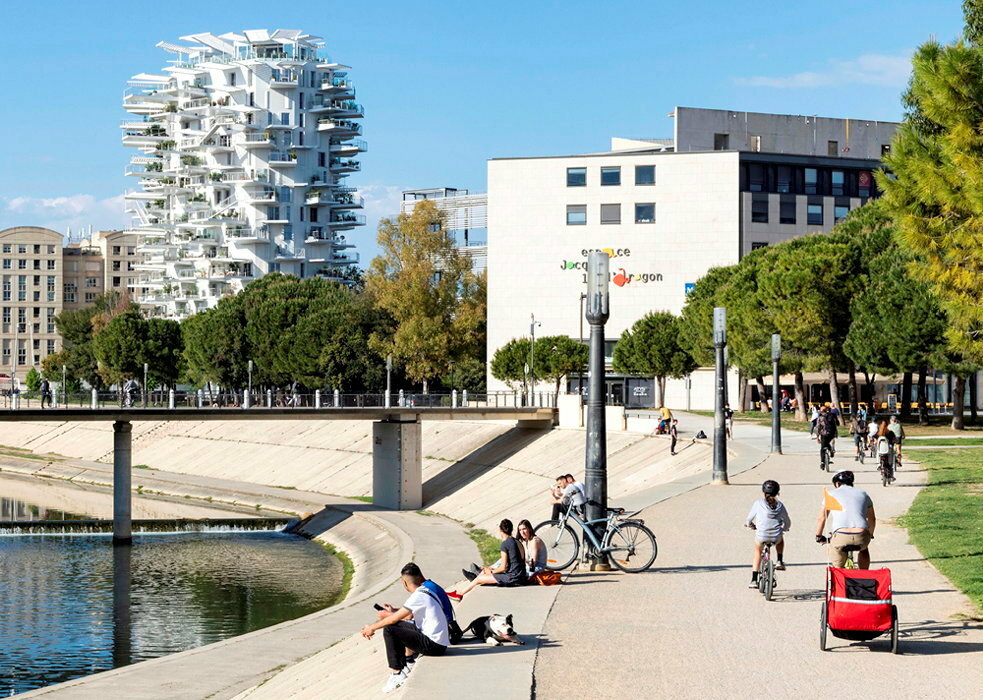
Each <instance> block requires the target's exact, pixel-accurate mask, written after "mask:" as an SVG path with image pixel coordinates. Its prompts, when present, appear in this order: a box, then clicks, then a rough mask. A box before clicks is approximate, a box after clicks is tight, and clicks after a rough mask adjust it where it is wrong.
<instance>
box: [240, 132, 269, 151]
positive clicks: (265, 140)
mask: <svg viewBox="0 0 983 700" xmlns="http://www.w3.org/2000/svg"><path fill="white" fill-rule="evenodd" d="M239 145H241V146H242V147H243V148H273V147H274V146H275V145H276V144H274V143H273V139H272V138H270V135H269V134H266V133H263V134H242V136H241V137H240V139H239Z"/></svg>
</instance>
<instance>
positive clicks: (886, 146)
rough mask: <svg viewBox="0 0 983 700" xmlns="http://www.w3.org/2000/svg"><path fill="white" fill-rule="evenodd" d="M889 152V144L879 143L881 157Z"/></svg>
mask: <svg viewBox="0 0 983 700" xmlns="http://www.w3.org/2000/svg"><path fill="white" fill-rule="evenodd" d="M890 152H891V144H889V143H885V144H882V145H881V156H882V157H883V156H886V155H887V154H888V153H890Z"/></svg>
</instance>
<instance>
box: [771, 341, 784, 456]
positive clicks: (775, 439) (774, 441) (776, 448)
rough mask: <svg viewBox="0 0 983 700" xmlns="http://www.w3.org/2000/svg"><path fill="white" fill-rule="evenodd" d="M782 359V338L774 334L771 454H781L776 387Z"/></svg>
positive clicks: (780, 426) (772, 345) (772, 350)
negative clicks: (779, 364)
mask: <svg viewBox="0 0 983 700" xmlns="http://www.w3.org/2000/svg"><path fill="white" fill-rule="evenodd" d="M781 359H782V336H781V335H779V334H778V333H774V334H772V336H771V362H772V368H771V453H772V454H775V455H780V454H781V453H782V417H781V415H780V414H779V411H780V410H781V409H782V407H781V402H780V401H779V399H778V396H779V394H780V393H781V392H780V390H779V386H778V381H779V380H778V362H779V360H781Z"/></svg>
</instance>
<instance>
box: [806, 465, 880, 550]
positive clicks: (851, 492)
mask: <svg viewBox="0 0 983 700" xmlns="http://www.w3.org/2000/svg"><path fill="white" fill-rule="evenodd" d="M853 480H854V475H853V472H851V471H842V472H837V473H836V474H835V475H834V476H833V487H834V488H833V490H832V491H830V490H829V489H828V488H827V489H823V505H822V508H820V509H819V520H818V521H817V522H816V542H818V543H820V544H826V543H827V542H828V543H829V547H830V560H831V561H832V563H833V566H835V567H837V568H843V565H844V564H846V558H847V552H848V551H856V552H859V554H858V555H857V566H858V567H859V568H861V569H869V568H870V550H868V549H867V547H868V546H869V545H870V541H871V540H872V539H874V527H875V526H876V525H877V518H876V516H875V515H874V503H873V501H871V500H870V496H868V495H867V492H866V491H862V490H860V489H858V488H854V487H853ZM827 520H829V526H830V532H831V533H832V536H831V537H830V538H828V539H827V538H826V536H825V535H823V528H824V527H825V526H826V521H827Z"/></svg>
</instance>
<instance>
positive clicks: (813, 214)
mask: <svg viewBox="0 0 983 700" xmlns="http://www.w3.org/2000/svg"><path fill="white" fill-rule="evenodd" d="M806 212H807V215H808V216H807V219H806V221H807V223H808V224H809V225H810V226H822V225H823V205H822V204H810V205H808V209H807V210H806Z"/></svg>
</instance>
